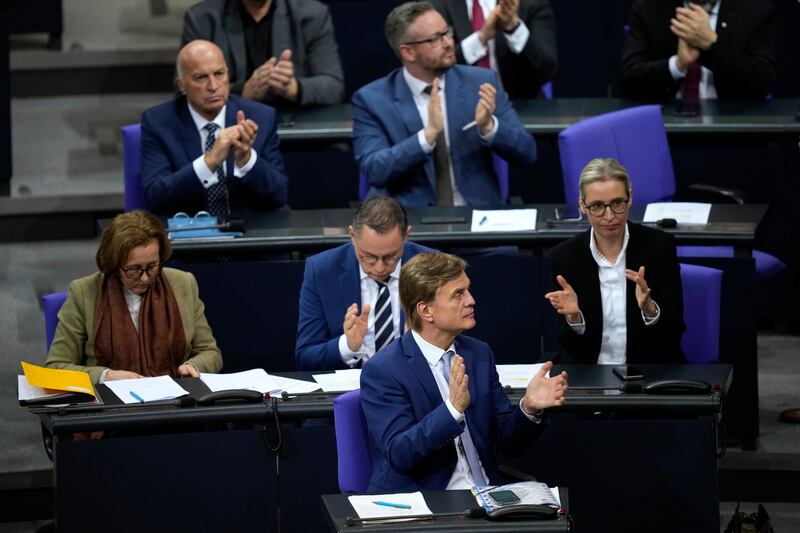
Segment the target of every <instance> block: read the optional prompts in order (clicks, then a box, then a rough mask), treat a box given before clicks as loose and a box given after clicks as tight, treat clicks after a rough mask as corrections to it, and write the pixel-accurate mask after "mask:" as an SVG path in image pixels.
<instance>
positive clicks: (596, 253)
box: [589, 224, 631, 267]
mask: <svg viewBox="0 0 800 533" xmlns="http://www.w3.org/2000/svg"><path fill="white" fill-rule="evenodd" d="M630 238H631V234H630V232H629V231H628V225H627V224H625V238H624V239H623V241H622V250H621V251H620V252H619V255H618V256H617V260H616V261H615V262H614V263H612V262H611V261H609V260H608V259H607V258H606V256H604V255H603V254H601V253H600V250H598V249H597V242H596V241H595V239H594V229H592V231H591V232H590V237H589V250H591V252H592V257H594V260H595V261H596V262H597V264H598V265H599V266H601V267H602V266H611V267H616V266H617V265H618V264H619V261H620V259H622V258H623V257H625V252H626V251H627V250H628V241H629V240H630Z"/></svg>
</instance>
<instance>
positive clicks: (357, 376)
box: [313, 368, 361, 392]
mask: <svg viewBox="0 0 800 533" xmlns="http://www.w3.org/2000/svg"><path fill="white" fill-rule="evenodd" d="M313 377H314V379H315V380H316V382H317V383H319V384H320V385H321V386H322V390H323V391H325V392H346V391H351V390H356V389H359V388H361V369H360V368H348V369H345V370H337V371H336V372H334V373H333V374H314V375H313Z"/></svg>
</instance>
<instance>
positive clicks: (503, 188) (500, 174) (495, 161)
mask: <svg viewBox="0 0 800 533" xmlns="http://www.w3.org/2000/svg"><path fill="white" fill-rule="evenodd" d="M492 165H493V166H494V173H495V174H496V175H497V185H498V187H500V196H501V197H502V198H503V202H505V203H508V196H509V191H510V187H509V183H508V161H506V160H505V159H503V158H502V157H500V156H498V155H496V154H492ZM368 192H369V180H367V176H366V174H364V173H363V172H359V173H358V199H359V200H363V199H364V198H366V197H367V193H368Z"/></svg>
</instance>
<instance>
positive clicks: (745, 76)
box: [620, 0, 775, 101]
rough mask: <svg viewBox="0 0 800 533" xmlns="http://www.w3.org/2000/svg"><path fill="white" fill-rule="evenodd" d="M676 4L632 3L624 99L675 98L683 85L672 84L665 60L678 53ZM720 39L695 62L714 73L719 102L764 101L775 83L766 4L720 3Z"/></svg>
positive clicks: (661, 0) (771, 20) (657, 0)
mask: <svg viewBox="0 0 800 533" xmlns="http://www.w3.org/2000/svg"><path fill="white" fill-rule="evenodd" d="M679 6H683V2H682V1H680V0H637V1H635V2H634V3H633V5H632V6H631V15H630V21H629V22H628V28H629V29H628V32H627V33H626V34H625V44H624V46H623V49H622V62H621V63H620V82H621V85H622V92H623V95H624V96H626V97H627V98H635V99H641V100H649V101H664V100H669V99H672V98H674V97H675V94H676V93H677V91H678V89H680V87H681V84H682V83H683V82H682V80H680V81H679V82H678V83H676V82H675V80H673V79H672V75H671V74H670V72H669V66H668V64H667V63H668V61H669V58H670V57H671V56H673V55H674V54H676V53H677V51H678V38H677V37H676V36H675V35H674V34H673V33H672V32H671V31H670V29H669V21H670V19H671V18H672V17H674V16H675V8H676V7H679ZM716 32H717V35H718V36H719V39H718V40H717V42H716V43H714V44H713V45H712V46H711V48H710V49H709V50H706V51H701V52H700V58H699V59H698V61H699V62H700V64H701V65H702V66H704V67H706V68H707V69H709V70H711V71H712V72H713V73H714V87H715V88H716V90H717V96H718V97H719V98H720V99H729V100H731V99H757V100H763V99H764V98H765V97H766V96H767V93H769V91H770V89H771V88H772V84H773V83H774V82H775V16H774V14H773V6H772V2H770V1H769V0H721V3H720V5H719V15H718V17H717V29H716Z"/></svg>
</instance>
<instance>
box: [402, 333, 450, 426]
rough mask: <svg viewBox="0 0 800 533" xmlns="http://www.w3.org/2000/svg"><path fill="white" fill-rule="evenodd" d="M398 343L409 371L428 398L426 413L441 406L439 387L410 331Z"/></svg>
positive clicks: (442, 401)
mask: <svg viewBox="0 0 800 533" xmlns="http://www.w3.org/2000/svg"><path fill="white" fill-rule="evenodd" d="M400 342H401V343H402V345H403V353H404V354H405V355H406V357H408V366H409V370H410V371H411V373H412V374H414V375H415V376H416V377H417V380H419V384H420V386H421V387H422V389H423V390H424V391H425V396H426V397H427V398H428V404H429V405H428V409H427V411H432V410H433V409H435V408H436V407H438V406H439V405H441V404H443V403H444V400H442V395H441V394H439V387H438V386H437V385H436V380H435V379H434V378H433V374H432V373H431V367H430V366H429V365H428V361H427V360H426V359H425V356H423V355H422V351H421V350H420V349H419V346H417V343H416V342H415V341H414V337H413V336H412V335H411V332H410V331H409V332H407V333H406V334H405V335H403V336H402V337H401V338H400Z"/></svg>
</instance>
